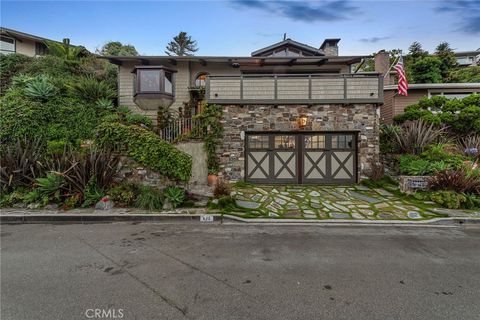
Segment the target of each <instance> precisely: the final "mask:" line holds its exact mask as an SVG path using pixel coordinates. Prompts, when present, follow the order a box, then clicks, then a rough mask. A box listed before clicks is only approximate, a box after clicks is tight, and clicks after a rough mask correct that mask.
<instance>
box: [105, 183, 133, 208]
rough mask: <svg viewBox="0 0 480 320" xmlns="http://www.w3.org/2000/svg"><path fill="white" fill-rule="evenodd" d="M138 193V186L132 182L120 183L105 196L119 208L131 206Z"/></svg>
mask: <svg viewBox="0 0 480 320" xmlns="http://www.w3.org/2000/svg"><path fill="white" fill-rule="evenodd" d="M138 193H139V186H138V185H137V184H135V183H132V182H122V183H120V184H119V185H117V186H114V187H113V188H111V189H110V190H109V191H108V192H107V194H108V195H109V196H110V198H111V199H112V200H113V201H114V202H115V204H119V205H120V206H131V205H133V203H134V202H135V199H136V198H137V196H138Z"/></svg>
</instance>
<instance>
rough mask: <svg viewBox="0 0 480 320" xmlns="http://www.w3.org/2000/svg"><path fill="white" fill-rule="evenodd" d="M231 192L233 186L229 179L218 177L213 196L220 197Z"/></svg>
mask: <svg viewBox="0 0 480 320" xmlns="http://www.w3.org/2000/svg"><path fill="white" fill-rule="evenodd" d="M230 192H232V187H231V186H230V183H229V182H228V181H227V180H224V179H218V180H217V183H216V184H215V188H214V189H213V196H214V197H215V198H220V197H222V196H229V195H230Z"/></svg>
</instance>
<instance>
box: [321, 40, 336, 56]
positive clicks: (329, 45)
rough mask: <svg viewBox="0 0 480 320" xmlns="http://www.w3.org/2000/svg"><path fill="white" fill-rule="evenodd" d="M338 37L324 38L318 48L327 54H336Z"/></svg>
mask: <svg viewBox="0 0 480 320" xmlns="http://www.w3.org/2000/svg"><path fill="white" fill-rule="evenodd" d="M339 41H340V39H325V40H323V43H322V45H321V46H320V49H321V50H323V52H324V53H325V55H327V56H338V42H339Z"/></svg>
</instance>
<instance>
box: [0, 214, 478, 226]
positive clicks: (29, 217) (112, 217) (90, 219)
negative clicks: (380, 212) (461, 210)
mask: <svg viewBox="0 0 480 320" xmlns="http://www.w3.org/2000/svg"><path fill="white" fill-rule="evenodd" d="M202 216H211V217H213V221H209V222H210V223H211V222H224V221H226V222H228V221H233V222H241V223H245V224H265V225H287V224H288V225H345V226H347V225H357V226H358V225H378V226H381V225H383V226H386V225H394V226H412V225H417V226H421V225H424V226H426V225H452V224H454V225H455V224H456V225H461V224H472V223H480V217H478V218H477V217H472V218H469V217H446V218H433V219H429V220H416V221H415V220H353V219H324V220H307V219H263V218H260V219H255V218H252V219H245V218H241V217H238V216H234V215H227V214H225V215H223V216H222V215H221V214H218V213H213V214H177V213H171V214H97V213H93V214H68V213H66V214H6V215H0V223H1V224H22V223H23V224H29V223H58V222H60V223H62V222H63V223H108V222H126V221H131V222H180V221H182V222H184V221H198V222H200V217H202Z"/></svg>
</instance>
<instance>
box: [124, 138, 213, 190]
mask: <svg viewBox="0 0 480 320" xmlns="http://www.w3.org/2000/svg"><path fill="white" fill-rule="evenodd" d="M175 147H176V148H177V149H179V150H181V151H183V152H185V153H187V154H189V155H191V156H192V158H193V165H192V177H191V178H190V181H189V182H188V183H187V184H186V185H185V186H186V187H187V189H190V188H196V186H206V185H207V176H208V169H207V154H206V152H205V150H204V147H203V141H185V142H180V143H177V144H175ZM120 166H121V169H120V172H119V174H118V177H117V180H119V181H122V180H127V181H132V182H137V183H140V184H144V185H150V186H156V187H160V188H162V187H166V186H171V185H177V184H178V182H176V181H171V180H169V179H168V178H167V177H164V176H162V175H161V174H159V173H157V172H155V171H153V170H150V169H149V168H148V167H145V166H142V165H140V164H139V163H138V162H136V161H134V160H133V159H131V158H128V157H123V158H122V159H121V161H120Z"/></svg>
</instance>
